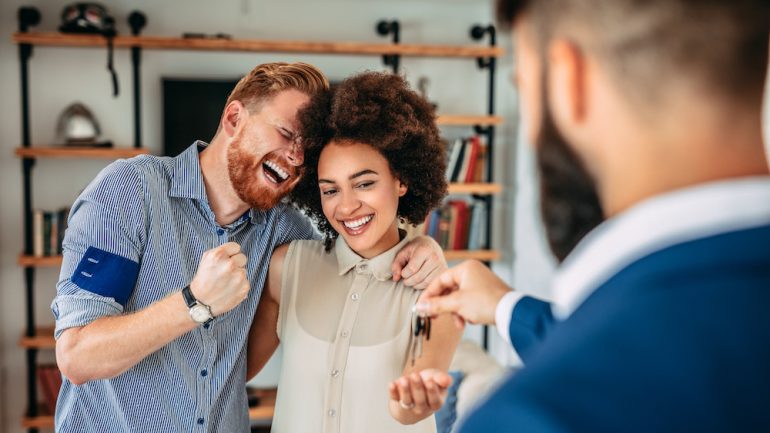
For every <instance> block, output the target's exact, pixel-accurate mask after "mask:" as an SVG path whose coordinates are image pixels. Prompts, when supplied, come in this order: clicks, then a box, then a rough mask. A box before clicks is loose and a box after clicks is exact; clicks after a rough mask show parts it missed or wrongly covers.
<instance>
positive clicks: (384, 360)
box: [272, 237, 436, 433]
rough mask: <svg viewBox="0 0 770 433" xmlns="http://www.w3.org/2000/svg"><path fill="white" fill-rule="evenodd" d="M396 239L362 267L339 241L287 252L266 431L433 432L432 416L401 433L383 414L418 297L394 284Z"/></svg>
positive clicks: (295, 245)
mask: <svg viewBox="0 0 770 433" xmlns="http://www.w3.org/2000/svg"><path fill="white" fill-rule="evenodd" d="M406 242H407V240H406V239H404V240H402V241H401V242H400V243H399V244H398V245H396V246H395V247H393V248H392V249H390V250H388V251H387V252H385V253H383V254H381V255H379V256H377V257H375V258H373V259H370V260H367V259H363V258H361V257H360V256H358V255H357V254H356V253H355V252H354V251H353V250H351V249H350V248H349V247H348V245H347V244H346V243H345V241H344V239H343V238H341V237H340V238H339V239H338V240H337V241H336V243H335V246H334V248H332V250H331V251H329V252H326V251H324V248H323V244H322V243H321V242H319V241H313V240H299V241H294V242H292V243H291V245H290V246H289V249H288V251H287V253H286V258H285V261H284V268H283V286H282V287H281V305H280V312H279V317H278V336H279V338H280V339H281V346H282V348H283V358H282V367H281V376H280V381H279V383H278V396H277V400H276V408H275V417H274V418H273V426H272V432H273V433H311V432H312V433H318V432H323V433H366V432H370V433H379V432H382V433H385V432H387V433H391V432H415V433H416V432H420V433H435V432H436V423H435V420H434V418H433V416H431V417H429V418H426V419H425V420H423V421H421V422H419V423H417V424H414V425H403V424H401V423H399V422H398V421H396V420H395V419H394V418H393V417H392V416H391V415H390V412H389V411H388V401H389V395H388V383H389V382H391V381H392V380H394V379H396V378H398V377H400V376H401V373H402V370H403V368H404V365H405V363H406V362H407V358H408V347H409V343H410V342H411V336H410V314H411V307H412V305H414V303H415V302H416V301H417V297H418V296H419V292H418V291H416V290H414V289H412V288H410V287H404V285H403V284H401V283H400V282H399V283H395V282H393V280H392V279H391V277H392V275H391V272H390V267H391V264H392V262H393V259H394V258H395V256H396V253H397V252H398V251H399V250H400V249H401V248H402V247H403V246H404V244H405V243H406Z"/></svg>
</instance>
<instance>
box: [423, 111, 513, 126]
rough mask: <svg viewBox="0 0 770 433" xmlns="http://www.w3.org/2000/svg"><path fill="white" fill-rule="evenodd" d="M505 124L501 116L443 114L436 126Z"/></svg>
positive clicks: (437, 120)
mask: <svg viewBox="0 0 770 433" xmlns="http://www.w3.org/2000/svg"><path fill="white" fill-rule="evenodd" d="M501 123H503V118H502V117H500V116H465V115H462V114H443V115H440V116H438V118H437V119H436V124H437V125H440V126H476V125H478V126H493V125H500V124H501Z"/></svg>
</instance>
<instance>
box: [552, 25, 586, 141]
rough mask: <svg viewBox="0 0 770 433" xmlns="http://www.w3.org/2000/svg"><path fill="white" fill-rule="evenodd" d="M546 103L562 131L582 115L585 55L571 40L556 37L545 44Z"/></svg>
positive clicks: (572, 126) (583, 113) (583, 114)
mask: <svg viewBox="0 0 770 433" xmlns="http://www.w3.org/2000/svg"><path fill="white" fill-rule="evenodd" d="M548 63H549V65H548V70H549V71H550V72H549V76H548V77H547V79H548V82H547V83H546V85H547V86H548V102H549V105H550V107H551V109H552V113H551V114H552V115H553V118H554V121H555V122H556V124H557V125H559V126H561V127H562V129H563V130H564V131H565V132H566V131H569V130H572V129H573V128H574V127H575V126H577V124H579V123H581V122H583V121H584V120H585V117H586V95H587V93H588V89H587V85H588V81H587V79H586V66H587V62H586V57H585V55H584V53H583V51H582V50H581V49H580V47H578V46H577V45H575V44H574V43H573V42H572V41H569V40H566V39H556V40H554V41H553V42H551V43H550V44H549V46H548Z"/></svg>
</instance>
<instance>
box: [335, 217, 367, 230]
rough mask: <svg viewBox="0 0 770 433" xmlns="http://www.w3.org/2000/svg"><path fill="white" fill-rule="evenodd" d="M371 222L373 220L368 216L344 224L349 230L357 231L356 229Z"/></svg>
mask: <svg viewBox="0 0 770 433" xmlns="http://www.w3.org/2000/svg"><path fill="white" fill-rule="evenodd" d="M371 220H372V216H371V215H368V216H365V217H363V218H359V219H357V220H353V221H343V222H342V223H343V224H345V227H347V228H349V229H355V228H358V227H361V226H362V225H364V224H366V223H368V222H369V221H371Z"/></svg>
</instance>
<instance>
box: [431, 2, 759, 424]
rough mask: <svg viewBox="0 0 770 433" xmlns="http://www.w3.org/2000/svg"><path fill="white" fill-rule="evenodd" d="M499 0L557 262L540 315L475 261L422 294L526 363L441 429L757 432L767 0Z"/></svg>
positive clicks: (533, 302)
mask: <svg viewBox="0 0 770 433" xmlns="http://www.w3.org/2000/svg"><path fill="white" fill-rule="evenodd" d="M498 6H499V11H500V12H501V14H500V18H501V20H502V21H503V22H504V23H505V24H509V25H510V24H513V25H514V27H515V29H516V31H515V33H514V35H513V42H514V46H515V54H516V67H517V81H518V84H519V86H520V90H521V95H522V104H523V107H522V111H523V112H525V113H526V114H527V116H525V120H526V121H527V122H526V126H525V128H526V129H527V130H528V131H529V133H530V136H529V137H528V138H529V140H530V141H531V142H533V143H535V144H536V149H537V154H538V155H537V160H538V168H539V172H540V181H541V204H542V209H541V210H542V213H543V215H542V216H543V222H544V224H545V228H546V233H547V237H548V241H549V244H550V246H551V249H552V251H553V252H554V255H555V256H556V257H557V258H558V259H559V260H560V261H562V263H561V265H560V267H559V269H558V271H557V273H556V275H555V277H554V279H553V287H552V290H551V291H552V293H553V296H554V298H555V299H554V302H553V304H548V303H545V302H543V301H540V300H537V299H535V298H532V297H529V296H523V295H521V294H518V293H516V292H513V291H511V289H510V288H509V287H507V286H506V285H505V284H504V283H503V282H502V281H501V280H500V279H499V278H497V277H496V276H495V275H494V274H492V273H491V272H490V271H489V270H488V269H487V268H486V267H484V266H483V265H481V264H480V263H478V262H465V263H463V264H461V265H459V266H457V267H455V268H453V269H450V270H449V271H447V272H445V273H443V274H442V275H440V276H439V277H438V278H437V279H436V280H434V282H433V283H432V284H431V285H430V287H429V288H428V289H427V290H426V291H425V292H424V293H423V295H422V296H421V301H420V302H421V305H420V308H421V309H422V310H423V311H424V312H426V313H428V314H444V313H452V314H454V315H455V317H456V318H457V320H458V323H459V324H460V325H462V323H463V322H464V321H467V322H472V323H488V324H493V323H495V324H496V325H497V327H498V330H499V332H500V334H501V335H502V336H503V338H505V339H506V340H508V341H509V342H511V344H512V345H513V347H514V348H515V349H516V350H517V352H518V353H519V354H520V355H521V356H522V359H523V360H524V364H525V367H524V369H523V370H522V371H520V372H519V373H516V374H515V375H513V376H512V377H510V378H508V379H507V380H505V381H504V382H503V383H502V384H501V385H500V386H499V387H497V389H496V390H495V391H494V392H493V393H492V395H491V396H489V397H488V399H487V401H486V402H484V403H483V404H482V405H481V406H480V407H479V408H478V409H477V410H476V411H475V412H474V413H473V414H471V415H470V416H469V417H468V418H467V419H466V420H465V421H464V422H463V423H462V426H461V427H460V428H459V429H457V431H459V432H462V433H469V432H484V433H491V432H511V431H521V432H528V433H539V432H590V433H597V432H632V433H633V432H640V433H642V432H682V431H697V432H737V431H740V432H768V431H770V411H769V410H768V407H767V406H768V402H770V373H768V372H769V371H770V370H769V369H768V366H769V365H770V315H768V314H767V309H768V305H770V175H769V173H768V165H767V158H766V154H765V149H764V148H763V139H762V120H761V119H762V115H761V114H762V102H763V93H764V92H763V87H764V85H765V79H766V73H767V62H768V31H769V30H770V2H768V1H767V0H729V1H725V0H644V1H639V0H498Z"/></svg>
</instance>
